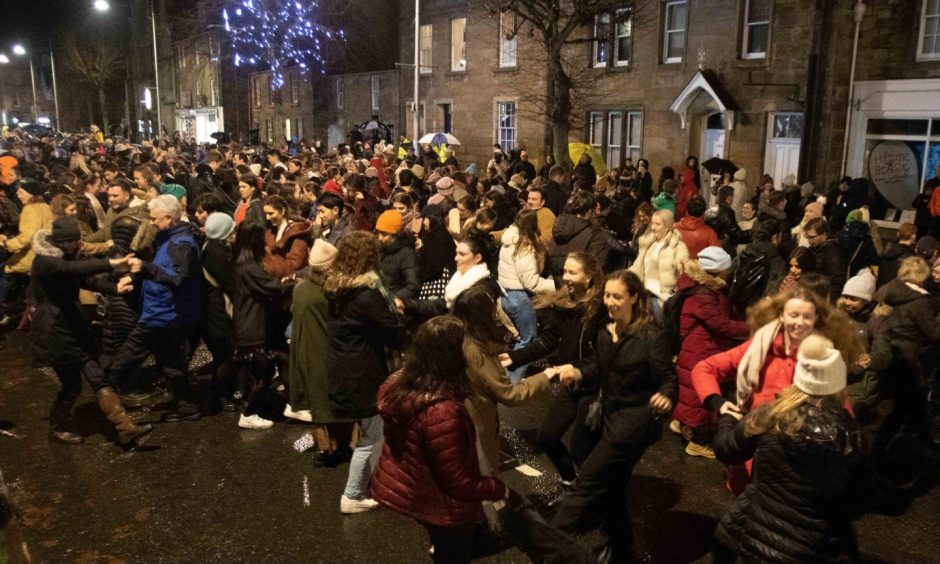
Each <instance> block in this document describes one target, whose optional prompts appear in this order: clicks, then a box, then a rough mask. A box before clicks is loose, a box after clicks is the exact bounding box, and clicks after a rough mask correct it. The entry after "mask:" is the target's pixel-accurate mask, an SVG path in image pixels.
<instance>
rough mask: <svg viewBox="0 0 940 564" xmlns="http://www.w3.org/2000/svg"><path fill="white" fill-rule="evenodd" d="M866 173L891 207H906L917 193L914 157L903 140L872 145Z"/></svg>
mask: <svg viewBox="0 0 940 564" xmlns="http://www.w3.org/2000/svg"><path fill="white" fill-rule="evenodd" d="M868 174H869V177H870V178H871V181H872V183H873V184H874V185H875V188H876V189H877V190H878V191H879V192H881V195H882V196H884V197H885V199H887V200H888V202H890V204H891V207H894V208H897V209H902V210H903V209H907V208H909V207H910V205H911V202H912V201H913V200H914V197H915V196H916V195H917V194H919V193H920V182H919V178H920V170H919V168H918V160H917V157H916V156H915V155H914V151H913V150H911V148H910V147H909V146H908V145H907V144H906V143H904V142H903V141H881V142H880V143H878V144H877V145H875V147H874V149H872V151H871V153H870V155H869V157H868Z"/></svg>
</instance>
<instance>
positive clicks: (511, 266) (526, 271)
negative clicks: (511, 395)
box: [498, 210, 555, 382]
mask: <svg viewBox="0 0 940 564" xmlns="http://www.w3.org/2000/svg"><path fill="white" fill-rule="evenodd" d="M500 241H501V243H502V247H501V248H500V250H499V266H498V270H499V285H500V286H502V288H503V290H504V291H505V294H504V295H503V299H502V306H503V309H504V310H505V311H506V314H507V315H508V316H509V319H510V320H512V323H513V325H515V326H516V330H518V331H519V340H518V341H517V342H516V344H515V345H514V347H513V348H517V349H519V348H522V347H524V346H526V345H528V344H529V343H530V342H532V340H533V339H535V337H536V336H537V334H538V322H537V320H536V317H535V309H533V307H532V302H531V301H530V299H529V297H530V295H533V294H546V293H550V292H554V291H555V282H554V281H553V280H552V279H551V278H542V277H541V276H540V274H539V273H541V272H542V268H543V267H544V266H545V244H544V243H542V240H541V238H540V237H539V229H538V219H537V216H536V213H535V212H534V211H532V210H523V211H521V212H519V215H517V216H516V220H515V221H514V222H513V224H512V225H511V226H510V227H509V229H507V230H506V231H504V232H503V235H502V237H501V238H500ZM526 367H527V366H526V365H521V366H517V367H516V368H514V369H513V370H511V371H510V372H509V379H510V380H512V381H513V382H518V381H519V380H521V379H522V377H523V376H524V375H525V370H526Z"/></svg>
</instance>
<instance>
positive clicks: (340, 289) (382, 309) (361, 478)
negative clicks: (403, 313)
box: [323, 231, 401, 513]
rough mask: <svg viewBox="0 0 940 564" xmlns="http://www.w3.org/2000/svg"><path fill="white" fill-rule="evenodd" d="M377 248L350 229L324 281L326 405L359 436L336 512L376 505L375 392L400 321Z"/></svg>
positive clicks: (378, 427) (378, 425)
mask: <svg viewBox="0 0 940 564" xmlns="http://www.w3.org/2000/svg"><path fill="white" fill-rule="evenodd" d="M380 257H381V248H380V245H379V241H378V239H376V238H375V236H374V235H373V234H371V233H369V232H366V231H350V232H349V233H347V234H346V235H345V236H344V237H343V238H342V240H340V243H339V247H338V248H337V256H336V260H335V262H334V263H333V267H332V269H330V271H329V272H328V273H327V275H326V279H325V280H324V282H323V291H324V293H325V294H326V297H327V298H328V300H329V327H330V331H329V334H330V359H329V386H330V407H331V409H332V411H333V416H334V418H335V419H336V420H337V421H347V422H350V421H351V422H356V423H358V425H359V440H358V443H357V445H356V448H355V450H354V451H353V453H352V460H351V461H350V463H349V478H348V479H347V482H346V489H345V491H344V492H343V495H342V497H341V498H340V511H341V512H343V513H361V512H363V511H369V510H372V509H375V508H376V507H378V503H377V502H375V501H374V500H372V499H370V498H369V497H368V494H369V480H370V478H371V477H372V470H373V468H374V467H375V463H376V461H377V460H378V455H379V451H378V450H377V449H375V445H376V444H379V443H380V442H381V440H382V418H381V417H379V415H378V408H377V407H376V393H377V392H378V390H379V386H380V385H381V384H382V382H384V381H385V378H386V377H387V376H388V374H389V371H390V370H389V369H390V364H391V363H390V362H389V359H390V356H391V355H390V353H391V350H392V347H393V346H394V345H395V343H396V341H397V339H398V333H399V329H400V328H401V323H400V320H399V318H398V314H397V312H396V310H395V303H394V301H393V298H392V296H391V294H390V293H389V292H388V290H387V289H386V288H385V287H384V285H383V284H382V279H381V277H380V276H379V259H380Z"/></svg>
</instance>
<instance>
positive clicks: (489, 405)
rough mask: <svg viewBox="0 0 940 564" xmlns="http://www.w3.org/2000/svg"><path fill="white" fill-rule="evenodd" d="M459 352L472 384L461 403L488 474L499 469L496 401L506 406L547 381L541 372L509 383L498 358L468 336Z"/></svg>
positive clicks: (538, 389)
mask: <svg viewBox="0 0 940 564" xmlns="http://www.w3.org/2000/svg"><path fill="white" fill-rule="evenodd" d="M463 352H464V355H466V357H467V375H468V377H469V379H470V384H471V386H472V391H471V394H470V396H469V397H468V398H467V399H465V400H464V402H463V403H464V406H465V407H466V408H467V411H469V412H470V418H471V419H473V425H474V426H475V427H476V430H477V442H478V443H479V444H480V450H481V452H482V455H483V456H482V457H481V461H480V462H481V464H483V465H484V469H487V470H488V471H489V473H490V474H493V475H496V473H497V472H498V471H499V411H498V407H497V404H503V405H506V406H510V407H513V406H516V405H519V404H522V403H524V402H525V401H527V400H528V399H530V398H532V397H533V396H536V395H538V394H539V393H542V392H548V391H550V390H551V384H550V383H549V380H548V376H546V375H545V374H544V373H542V374H536V375H535V376H531V377H529V378H525V379H524V380H522V381H521V382H519V383H518V384H513V383H512V382H510V381H509V378H507V377H506V371H505V370H504V369H503V367H502V365H500V363H499V358H497V357H496V356H494V355H490V354H487V353H486V352H484V351H482V350H481V349H480V347H479V346H478V345H477V344H476V343H475V342H474V341H473V340H472V339H467V340H465V341H464V345H463Z"/></svg>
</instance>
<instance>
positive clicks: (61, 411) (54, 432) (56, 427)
mask: <svg viewBox="0 0 940 564" xmlns="http://www.w3.org/2000/svg"><path fill="white" fill-rule="evenodd" d="M74 405H75V400H62V399H58V398H56V400H55V402H53V404H52V407H51V408H50V409H49V437H50V438H51V439H52V440H54V441H56V442H57V443H63V444H67V445H78V444H81V443H82V442H83V441H84V440H85V439H83V438H82V436H81V435H79V434H77V433H73V432H71V431H69V430H68V429H69V427H70V423H71V422H72V406H74Z"/></svg>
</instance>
